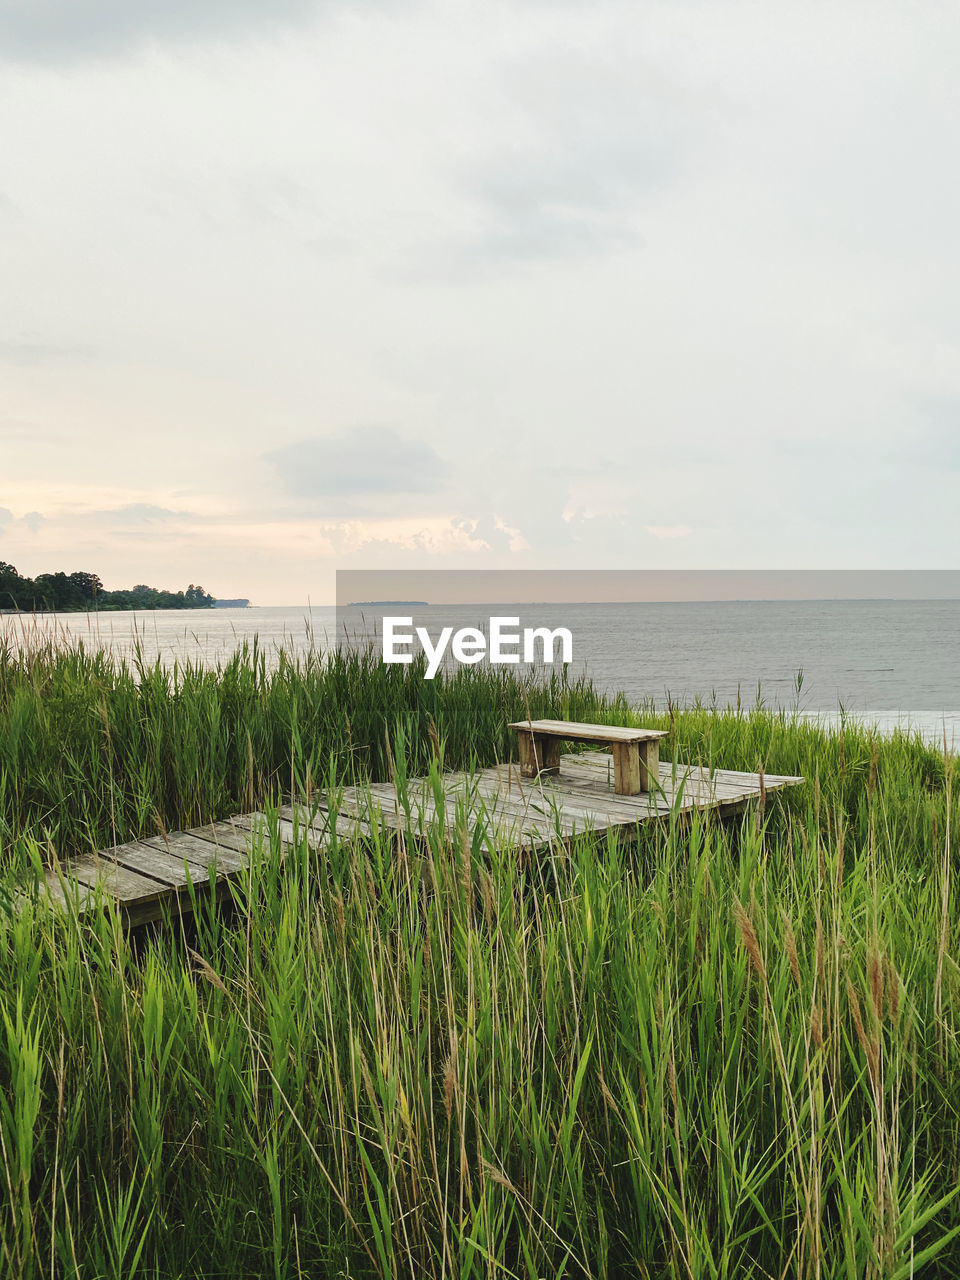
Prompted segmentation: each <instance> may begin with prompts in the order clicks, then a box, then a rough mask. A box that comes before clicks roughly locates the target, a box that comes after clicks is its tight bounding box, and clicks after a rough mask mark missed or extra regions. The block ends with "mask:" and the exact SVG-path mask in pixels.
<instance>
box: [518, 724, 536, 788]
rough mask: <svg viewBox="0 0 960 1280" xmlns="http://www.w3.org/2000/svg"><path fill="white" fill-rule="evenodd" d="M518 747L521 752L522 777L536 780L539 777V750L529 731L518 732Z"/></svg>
mask: <svg viewBox="0 0 960 1280" xmlns="http://www.w3.org/2000/svg"><path fill="white" fill-rule="evenodd" d="M517 745H518V747H519V752H520V777H521V778H535V777H536V776H537V748H536V743H535V742H534V737H533V734H532V733H531V732H530V730H529V729H518V730H517Z"/></svg>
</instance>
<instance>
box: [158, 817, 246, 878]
mask: <svg viewBox="0 0 960 1280" xmlns="http://www.w3.org/2000/svg"><path fill="white" fill-rule="evenodd" d="M219 825H221V824H217V826H219ZM222 825H223V827H224V828H225V829H224V830H222V831H218V830H217V826H214V825H211V826H207V827H194V828H193V829H192V830H190V831H175V832H172V833H171V834H170V835H168V836H165V837H164V836H157V837H156V840H155V841H154V840H149V841H146V842H145V843H147V844H151V845H153V846H154V847H155V848H162V849H164V850H165V851H166V852H167V853H169V854H171V855H173V856H177V857H180V858H183V859H184V860H185V861H186V862H189V863H190V864H191V866H196V867H200V868H203V869H204V870H206V871H207V872H208V874H209V868H210V867H211V866H215V867H216V868H217V874H218V875H219V874H221V873H223V874H227V875H230V874H234V873H237V872H241V871H246V870H247V868H248V867H249V865H250V836H249V833H247V832H242V831H238V830H237V828H236V827H235V826H234V825H233V823H230V824H229V825H228V824H226V823H225V824H222ZM228 842H229V843H228Z"/></svg>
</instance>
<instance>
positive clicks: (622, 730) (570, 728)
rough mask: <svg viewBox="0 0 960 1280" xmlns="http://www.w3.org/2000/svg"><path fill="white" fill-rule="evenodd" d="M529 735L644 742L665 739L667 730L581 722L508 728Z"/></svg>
mask: <svg viewBox="0 0 960 1280" xmlns="http://www.w3.org/2000/svg"><path fill="white" fill-rule="evenodd" d="M507 727H508V728H510V729H517V730H521V729H525V730H526V731H527V732H528V733H530V732H532V733H540V734H545V735H546V734H549V735H552V736H553V737H556V738H564V739H566V740H567V741H568V742H643V741H645V740H647V739H650V738H665V737H666V736H667V730H666V729H636V728H632V727H630V726H628V725H619V724H586V723H584V722H583V721H580V720H517V721H515V722H514V723H513V724H510V725H508V726H507Z"/></svg>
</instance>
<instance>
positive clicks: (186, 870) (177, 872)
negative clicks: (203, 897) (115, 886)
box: [112, 844, 210, 889]
mask: <svg viewBox="0 0 960 1280" xmlns="http://www.w3.org/2000/svg"><path fill="white" fill-rule="evenodd" d="M112 856H113V858H114V860H115V861H116V862H117V864H118V866H121V867H126V868H127V870H128V871H136V872H138V873H139V874H140V875H145V876H149V877H150V878H151V879H154V880H159V881H160V882H161V883H163V884H165V885H169V886H172V887H174V888H177V889H184V888H186V885H187V877H188V875H189V878H190V881H191V883H192V884H195V885H196V884H204V883H207V882H209V879H210V873H209V871H208V870H207V868H206V867H204V866H199V865H198V864H197V863H189V862H187V861H186V859H184V858H178V857H177V856H176V855H175V854H173V853H169V852H168V851H167V850H166V849H158V848H151V847H150V846H149V845H146V844H128V845H122V846H121V847H120V848H118V849H115V850H113V855H112Z"/></svg>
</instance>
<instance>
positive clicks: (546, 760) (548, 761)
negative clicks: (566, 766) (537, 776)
mask: <svg viewBox="0 0 960 1280" xmlns="http://www.w3.org/2000/svg"><path fill="white" fill-rule="evenodd" d="M561 746H562V743H561V742H560V739H559V738H541V739H540V741H539V742H538V743H537V751H538V752H539V754H540V762H541V763H540V772H541V773H559V772H560V747H561Z"/></svg>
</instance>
